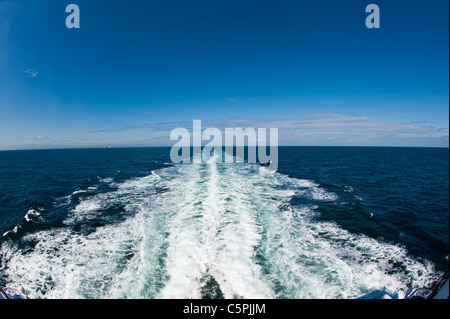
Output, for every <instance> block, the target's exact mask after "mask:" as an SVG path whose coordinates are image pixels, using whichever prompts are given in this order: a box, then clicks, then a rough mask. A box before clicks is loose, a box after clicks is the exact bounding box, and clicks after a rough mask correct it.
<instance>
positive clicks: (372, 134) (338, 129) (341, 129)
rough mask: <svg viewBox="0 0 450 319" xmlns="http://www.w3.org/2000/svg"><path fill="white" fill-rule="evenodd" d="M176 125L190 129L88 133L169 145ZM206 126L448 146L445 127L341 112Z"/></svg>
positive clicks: (337, 140)
mask: <svg viewBox="0 0 450 319" xmlns="http://www.w3.org/2000/svg"><path fill="white" fill-rule="evenodd" d="M177 127H183V128H186V129H188V130H191V129H192V120H187V121H172V122H155V123H147V124H139V125H130V126H126V127H122V128H118V129H105V130H98V131H93V132H91V133H110V132H123V131H129V130H145V131H147V132H148V134H153V133H158V136H159V137H160V138H161V140H160V141H159V144H163V140H164V139H165V141H166V145H172V144H173V143H172V142H171V141H169V135H170V131H171V130H173V129H175V128H177ZM208 127H215V128H218V129H220V130H221V131H222V132H224V129H225V128H228V127H231V128H233V127H242V128H243V129H245V128H248V127H252V128H278V130H279V145H305V146H306V145H336V146H338V145H342V146H351V145H355V146H434V147H448V144H449V137H448V136H449V135H448V128H436V127H433V126H431V125H429V123H395V122H388V121H383V120H379V119H375V118H370V117H363V116H357V115H352V114H345V113H304V114H290V116H289V117H288V118H278V119H256V118H253V119H245V118H234V119H216V120H202V129H206V128H208ZM152 132H153V133H152ZM119 134H120V133H119ZM141 134H142V133H141V132H140V133H136V135H139V136H142V135H141ZM145 134H147V133H145ZM164 136H167V137H166V138H165V137H164Z"/></svg>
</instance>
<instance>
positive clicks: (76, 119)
mask: <svg viewBox="0 0 450 319" xmlns="http://www.w3.org/2000/svg"><path fill="white" fill-rule="evenodd" d="M70 3H76V4H77V5H78V6H79V7H80V13H81V16H80V18H81V19H80V20H81V21H80V24H81V28H80V29H68V28H66V26H65V19H66V16H67V15H68V14H67V13H66V12H65V8H66V6H67V5H68V4H70ZM370 3H376V4H377V5H379V7H380V10H381V28H380V29H367V28H366V26H365V19H366V16H367V15H368V14H367V13H365V7H366V5H368V4H370ZM448 12H449V3H448V1H446V0H445V1H444V0H440V1H437V0H432V1H403V0H402V1H399V0H389V1H378V0H373V1H367V2H364V1H361V0H358V1H356V0H351V1H336V0H334V1H332V0H322V1H298V0H297V1H284V0H277V1H274V0H273V1H272V0H271V1H263V0H259V1H249V0H240V1H234V0H227V1H225V0H223V1H222V0H217V1H207V0H172V1H169V0H164V1H151V0H149V1H112V0H110V1H103V0H96V1H85V0H71V1H63V0H58V1H56V0H55V1H51V0H47V1H38V0H34V1H33V0H15V1H4V0H0V150H1V149H3V150H6V149H34V148H65V147H103V146H105V145H112V146H162V145H165V146H171V145H173V143H174V142H173V141H170V140H169V135H170V131H171V130H172V129H173V128H175V127H186V128H191V127H192V121H193V120H196V119H198V120H202V122H203V127H204V128H206V127H210V126H212V127H218V128H221V129H223V128H225V127H236V126H240V127H254V128H257V127H277V128H278V129H279V144H280V145H336V146H337V145H357V146H362V145H368V146H433V147H436V146H437V147H448V144H449V142H448V122H449V117H448V102H449V91H448V89H449V64H448V63H449V51H448V50H449V42H448V37H449V34H448V30H449V24H448Z"/></svg>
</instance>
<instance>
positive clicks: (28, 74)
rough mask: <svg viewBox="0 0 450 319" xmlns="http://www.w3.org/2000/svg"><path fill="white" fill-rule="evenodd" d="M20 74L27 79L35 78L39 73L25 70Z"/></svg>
mask: <svg viewBox="0 0 450 319" xmlns="http://www.w3.org/2000/svg"><path fill="white" fill-rule="evenodd" d="M22 72H23V73H25V74H26V77H27V78H35V77H37V76H38V74H39V72H38V71H36V70H34V69H26V70H24V71H22Z"/></svg>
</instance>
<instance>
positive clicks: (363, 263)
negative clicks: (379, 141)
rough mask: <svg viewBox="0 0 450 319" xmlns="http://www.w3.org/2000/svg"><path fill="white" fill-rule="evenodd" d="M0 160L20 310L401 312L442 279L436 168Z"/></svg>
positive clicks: (7, 263)
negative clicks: (170, 305)
mask: <svg viewBox="0 0 450 319" xmlns="http://www.w3.org/2000/svg"><path fill="white" fill-rule="evenodd" d="M169 153H170V148H117V149H116V148H112V149H70V150H28V151H2V152H0V287H2V286H8V287H13V288H17V289H23V291H24V292H26V294H27V295H28V296H29V297H30V298H50V299H61V298H70V299H72V298H83V299H88V298H89V299H91V298H92V299H111V298H114V299H116V298H118V299H137V298H149V299H155V298H164V299H170V298H178V299H181V298H204V299H208V298H226V299H229V298H245V299H350V298H358V297H360V296H362V295H364V294H367V293H370V292H371V291H373V290H377V289H387V290H388V291H390V292H393V293H395V294H397V296H398V297H399V298H403V297H404V296H405V295H406V293H407V290H408V288H410V287H412V288H423V287H425V288H430V287H432V285H433V284H434V283H435V282H436V281H437V280H439V279H440V278H441V277H442V276H448V270H449V266H448V265H449V260H448V258H449V257H448V251H449V167H448V166H449V157H448V156H449V152H448V149H439V148H385V147H280V148H279V163H278V171H277V172H274V171H271V170H269V169H267V167H265V166H264V165H258V164H250V163H245V162H244V163H233V164H226V163H223V162H222V161H220V160H217V158H214V157H213V158H211V159H210V160H209V161H208V162H207V163H201V164H194V163H192V164H177V165H174V164H172V163H171V161H170V156H169Z"/></svg>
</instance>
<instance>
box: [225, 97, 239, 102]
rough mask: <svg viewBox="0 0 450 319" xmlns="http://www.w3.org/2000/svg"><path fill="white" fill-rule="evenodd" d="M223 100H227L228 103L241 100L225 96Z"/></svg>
mask: <svg viewBox="0 0 450 319" xmlns="http://www.w3.org/2000/svg"><path fill="white" fill-rule="evenodd" d="M224 100H225V101H227V102H230V103H240V102H241V101H239V100H238V99H233V98H231V97H225V98H224Z"/></svg>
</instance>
